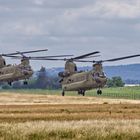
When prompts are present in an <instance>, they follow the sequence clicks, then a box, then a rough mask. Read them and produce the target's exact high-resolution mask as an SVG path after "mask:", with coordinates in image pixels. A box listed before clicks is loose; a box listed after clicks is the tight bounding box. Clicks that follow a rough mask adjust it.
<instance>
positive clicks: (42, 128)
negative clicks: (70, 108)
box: [0, 120, 140, 140]
mask: <svg viewBox="0 0 140 140" xmlns="http://www.w3.org/2000/svg"><path fill="white" fill-rule="evenodd" d="M139 138H140V120H131V121H130V120H117V121H116V120H115V121H114V120H110V121H107V120H100V121H99V120H88V121H70V122H66V121H63V122H58V121H49V122H47V121H37V122H26V123H16V124H15V123H14V124H13V123H2V124H0V139H5V140H28V139H30V140H60V139H64V140H66V139H68V140H75V139H76V140H93V139H94V140H96V139H98V140H112V139H114V140H116V139H118V140H132V139H135V140H139Z"/></svg>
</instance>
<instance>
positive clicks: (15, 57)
mask: <svg viewBox="0 0 140 140" xmlns="http://www.w3.org/2000/svg"><path fill="white" fill-rule="evenodd" d="M6 57H10V58H14V59H23V58H26V59H29V60H52V61H53V60H54V61H55V60H60V61H66V60H68V59H65V58H62V59H57V58H53V57H52V58H51V57H46V56H45V57H22V56H13V55H7V56H6Z"/></svg>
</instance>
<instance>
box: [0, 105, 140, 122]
mask: <svg viewBox="0 0 140 140" xmlns="http://www.w3.org/2000/svg"><path fill="white" fill-rule="evenodd" d="M87 119H100V120H102V119H140V105H139V104H89V105H87V104H85V105H83V104H81V105H80V104H62V105H61V104H59V105H0V121H1V122H3V121H8V122H11V121H14V122H19V121H31V120H59V121H63V120H67V121H70V120H87Z"/></svg>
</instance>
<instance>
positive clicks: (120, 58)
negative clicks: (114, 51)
mask: <svg viewBox="0 0 140 140" xmlns="http://www.w3.org/2000/svg"><path fill="white" fill-rule="evenodd" d="M139 56H140V54H138V55H130V56H125V57H119V58H113V59H108V60H103V61H101V62H113V61H119V60H123V59H129V58H134V57H139Z"/></svg>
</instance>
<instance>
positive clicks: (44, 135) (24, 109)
mask: <svg viewBox="0 0 140 140" xmlns="http://www.w3.org/2000/svg"><path fill="white" fill-rule="evenodd" d="M62 139H64V140H75V139H76V140H93V139H94V140H96V139H97V140H112V139H113V140H132V139H135V140H140V101H139V100H137V101H134V100H122V99H104V98H98V97H79V96H75V97H74V96H72V97H70V96H66V97H61V96H57V95H33V94H30V95H28V94H17V93H16V94H14V93H11V94H10V93H0V140H62Z"/></svg>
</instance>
